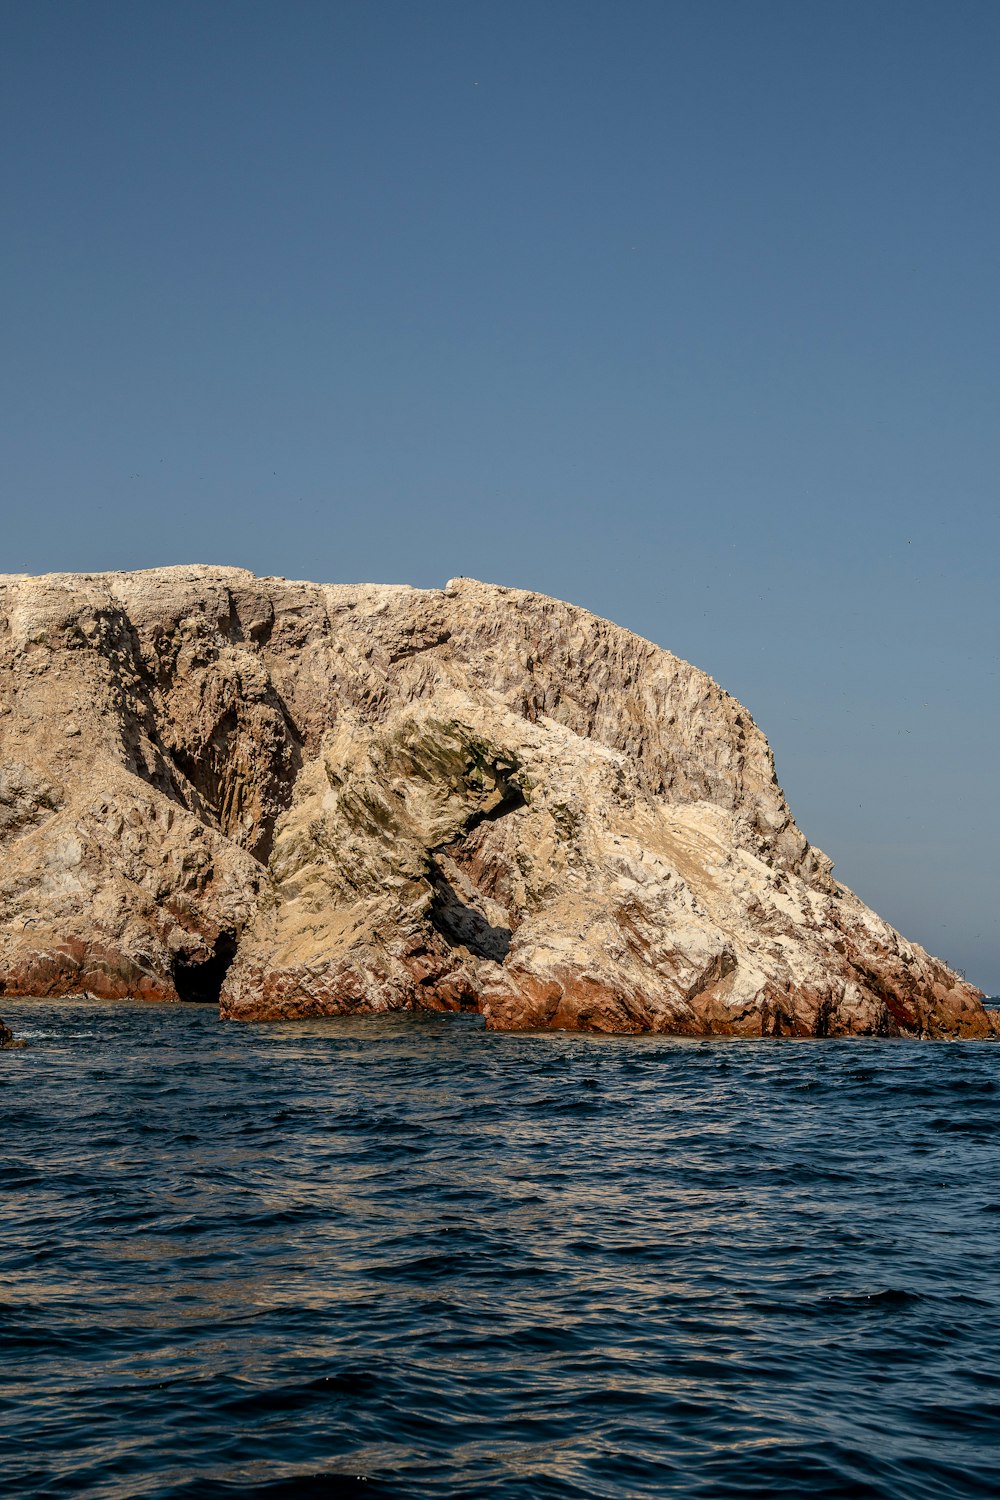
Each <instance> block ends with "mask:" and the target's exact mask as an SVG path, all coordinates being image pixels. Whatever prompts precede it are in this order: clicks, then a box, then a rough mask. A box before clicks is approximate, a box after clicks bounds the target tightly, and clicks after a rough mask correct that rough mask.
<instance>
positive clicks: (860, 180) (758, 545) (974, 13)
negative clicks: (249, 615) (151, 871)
mask: <svg viewBox="0 0 1000 1500" xmlns="http://www.w3.org/2000/svg"><path fill="white" fill-rule="evenodd" d="M0 23H2V35H3V46H2V48H0V130H2V138H3V140H4V142H5V145H6V151H5V153H4V160H3V181H2V191H3V213H4V221H5V227H4V233H3V235H2V237H0V258H2V267H3V278H2V287H3V293H2V295H3V328H4V335H3V340H2V342H0V382H2V403H3V405H2V409H3V412H4V442H3V444H2V448H0V476H2V485H3V490H2V493H3V497H4V518H5V519H4V527H3V534H2V536H3V545H2V549H0V567H2V568H3V569H4V570H5V571H25V572H41V571H48V570H56V569H66V570H92V569H103V568H131V567H148V566H156V565H160V564H164V563H172V562H186V561H206V562H219V563H223V562H225V563H234V564H240V565H244V566H247V567H250V568H253V569H255V570H256V571H258V572H265V573H280V574H285V575H286V576H289V577H303V578H316V579H325V580H338V581H351V580H361V579H372V580H381V581H407V582H412V583H415V584H419V585H425V586H428V585H436V584H440V583H443V582H444V581H445V580H446V579H447V578H449V577H451V576H452V575H454V574H459V573H461V574H469V575H471V576H474V577H479V578H486V579H490V580H493V581H496V582H500V583H507V584H515V585H519V586H523V587H527V588H536V589H541V590H543V591H545V592H547V593H552V594H556V595H559V596H560V597H563V598H567V599H571V600H573V601H574V602H576V603H580V604H584V605H586V606H588V607H589V608H591V609H593V610H596V611H597V612H598V613H600V614H604V615H608V616H610V617H611V618H613V619H616V620H618V621H619V622H621V623H622V624H625V625H628V626H630V627H632V628H633V629H635V630H638V631H640V632H641V633H642V634H644V635H647V636H650V637H651V638H653V639H654V640H657V641H659V642H660V643H661V644H663V645H665V646H668V647H669V648H670V649H671V650H673V651H675V652H677V653H678V654H680V655H682V656H684V657H686V658H687V659H689V660H691V661H693V662H695V663H697V664H698V665H699V666H701V667H704V668H705V669H706V670H707V671H709V672H711V673H712V675H713V676H714V677H715V678H716V679H717V680H718V681H719V682H720V683H721V684H722V685H723V686H724V687H726V688H727V689H728V690H729V691H731V692H733V693H735V694H736V695H737V696H738V697H739V698H741V699H742V700H743V701H744V702H745V703H746V704H747V706H748V707H749V708H750V710H751V712H752V713H753V714H754V716H755V718H756V719H757V721H758V722H759V723H760V724H761V726H762V727H763V729H764V730H765V731H766V733H767V734H768V736H769V737H770V739H771V743H772V745H773V747H774V751H775V755H776V758H777V764H778V772H779V776H780V778H781V780H782V784H783V785H784V787H785V790H786V792H787V794H788V796H789V800H790V802H791V805H792V808H793V811H794V812H795V814H796V816H797V818H798V821H799V822H800V824H801V826H802V827H803V829H804V830H805V832H806V834H807V835H808V837H809V838H811V839H812V840H813V841H814V842H816V843H817V844H819V845H820V846H821V847H822V848H824V849H825V850H826V852H827V853H828V854H829V855H830V856H831V857H832V858H833V859H834V860H835V861H836V865H837V873H838V875H839V876H840V878H841V879H843V880H845V881H847V883H848V884H850V885H852V886H853V887H854V888H855V889H856V890H857V891H858V892H859V894H861V895H862V896H863V897H864V898H865V899H866V900H868V901H870V902H871V903H872V904H873V905H875V907H876V908H877V909H878V910H879V911H880V912H882V914H883V915H885V916H886V917H888V918H889V919H890V920H891V921H893V922H894V923H896V924H897V925H899V926H900V927H901V928H902V929H903V931H905V932H906V933H907V935H908V936H910V937H914V938H916V939H918V940H919V941H921V942H923V943H924V944H925V945H926V946H928V947H929V948H930V949H931V950H932V951H934V952H937V953H940V954H941V955H942V956H944V957H946V958H948V959H949V960H950V961H951V962H953V963H955V964H958V965H960V966H962V967H963V968H965V969H966V970H967V972H968V974H969V977H970V978H972V979H974V980H976V981H977V982H978V983H980V984H981V985H983V986H984V987H986V988H987V989H989V990H991V991H993V992H996V991H1000V942H998V935H997V913H998V910H1000V879H998V874H997V850H998V848H1000V798H998V796H997V790H996V769H995V768H996V764H997V746H998V738H1000V737H998V727H1000V726H998V702H1000V694H998V678H997V636H998V631H997V625H998V619H997V599H996V585H995V573H996V567H997V559H998V551H1000V548H998V542H1000V535H998V533H1000V523H998V519H997V474H998V468H1000V466H998V457H1000V451H998V450H1000V438H998V400H997V397H998V375H997V356H998V348H1000V339H998V335H1000V297H998V295H997V268H998V266H1000V194H998V192H997V167H996V163H997V160H998V148H1000V140H998V134H1000V132H998V125H1000V90H998V89H997V86H996V80H997V77H998V76H1000V7H998V6H996V5H995V4H992V3H983V4H980V3H969V0H949V3H948V4H944V3H935V4H924V3H921V0H900V3H895V0H865V3H851V0H829V3H827V0H810V3H804V0H792V3H784V0H781V3H769V0H759V3H748V0H734V3H714V0H698V3H694V0H690V3H686V4H675V3H671V0H656V3H644V0H631V3H628V4H612V3H610V0H602V3H590V0H570V3H563V0H532V3H520V0H505V3H503V4H499V3H485V0H482V3H479V0H465V3H451V0H424V3H419V0H406V3H395V0H369V3H364V4H361V3H355V0H340V3H325V4H319V3H312V0H308V3H303V0H300V3H291V4H277V3H275V4H261V3H256V0H241V3H238V4H237V3H226V0H213V3H212V4H208V5H206V4H203V3H198V4H191V3H185V0H171V3H169V4H162V3H158V0H145V3H143V4H141V5H137V4H132V3H129V4H117V3H115V4H107V3H102V0H88V3H87V4H86V5H80V4H76V3H51V0H31V3H18V4H11V3H5V4H3V5H2V7H0Z"/></svg>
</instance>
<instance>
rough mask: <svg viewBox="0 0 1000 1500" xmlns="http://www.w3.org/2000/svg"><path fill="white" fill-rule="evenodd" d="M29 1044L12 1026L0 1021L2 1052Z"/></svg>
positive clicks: (0, 1050) (0, 1047) (0, 1049)
mask: <svg viewBox="0 0 1000 1500" xmlns="http://www.w3.org/2000/svg"><path fill="white" fill-rule="evenodd" d="M27 1045H28V1044H27V1042H26V1041H24V1039H23V1038H22V1037H18V1036H15V1035H14V1033H13V1032H12V1031H11V1029H10V1027H9V1026H5V1025H4V1023H3V1022H2V1021H0V1052H12V1051H13V1050H14V1049H15V1048H16V1047H26V1046H27Z"/></svg>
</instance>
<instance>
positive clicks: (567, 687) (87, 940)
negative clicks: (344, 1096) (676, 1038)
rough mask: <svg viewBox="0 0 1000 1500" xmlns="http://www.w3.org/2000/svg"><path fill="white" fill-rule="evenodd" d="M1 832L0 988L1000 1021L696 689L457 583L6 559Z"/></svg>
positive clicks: (681, 673)
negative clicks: (908, 929) (867, 892)
mask: <svg viewBox="0 0 1000 1500" xmlns="http://www.w3.org/2000/svg"><path fill="white" fill-rule="evenodd" d="M0 849H2V855H3V859H2V864H0V993H4V992H6V993H7V994H22V995H24V994H38V995H58V994H71V993H78V992H89V993H91V994H95V995H100V996H104V997H108V998H114V997H127V996H132V997H138V998H148V999H160V1000H177V999H181V1000H185V999H187V1000H214V999H220V1001H221V1006H222V1012H223V1014H224V1015H226V1016H230V1017H233V1018H240V1019H247V1020H254V1019H258V1020H259V1019H276V1018H281V1017H293V1016H312V1015H331V1014H338V1013H344V1012H358V1011H366V1012H380V1011H388V1010H395V1009H400V1008H411V1007H424V1008H428V1009H433V1010H475V1011H481V1012H482V1013H483V1015H484V1016H485V1018H486V1022H487V1025H489V1026H492V1027H498V1028H538V1027H568V1028H575V1029H593V1030H599V1031H621V1032H642V1031H655V1032H679V1033H684V1034H688V1035H693V1036H700V1035H737V1036H758V1037H759V1036H782V1035H800V1036H805V1035H812V1036H832V1035H842V1034H877V1035H909V1036H970V1037H975V1036H989V1035H992V1034H993V1032H994V1030H995V1029H996V1025H995V1020H994V1017H993V1016H992V1015H991V1013H989V1012H987V1011H985V1010H984V1009H983V1007H982V1005H981V1003H980V999H981V996H980V994H979V992H978V991H977V990H975V989H974V988H973V987H972V986H971V985H969V984H966V983H965V982H964V981H963V980H962V979H960V978H959V977H958V976H957V975H956V974H955V973H953V972H952V971H951V970H950V969H948V968H947V967H946V966H945V965H944V964H942V963H940V962H939V961H938V960H936V959H933V958H931V957H929V956H928V955H927V954H926V953H925V952H924V951H923V950H922V949H921V948H919V947H917V946H916V945H915V944H912V943H909V942H907V941H906V940H905V939H904V938H902V937H900V935H899V934H898V933H897V932H895V931H894V930H893V929H892V928H891V927H889V926H888V925H887V924H886V923H885V922H883V921H882V920H881V919H880V918H879V917H877V916H876V915H875V914H874V912H872V911H870V910H869V909H868V908H867V907H866V906H864V905H863V904H862V903H861V902H860V901H859V900H858V899H857V898H856V897H855V896H853V895H852V894H851V893H850V891H848V890H846V889H845V888H844V887H843V886H841V885H839V884H838V883H837V882H836V881H835V880H834V879H833V878H832V875H831V865H830V862H829V860H827V859H826V857H825V856H824V855H822V854H821V853H820V852H819V851H818V850H817V849H815V848H813V847H811V846H810V845H809V843H808V842H807V841H806V839H805V837H804V836H803V834H802V833H801V832H800V831H799V829H798V828H797V827H796V825H795V823H794V821H793V819H792V817H791V814H790V813H789V811H788V808H787V806H786V804H785V800H784V797H783V795H782V792H781V789H780V787H779V786H778V783H777V781H776V779H775V774H774V764H773V760H772V757H771V752H770V750H769V748H768V745H767V742H766V741H765V739H764V737H763V735H762V734H761V732H760V730H759V729H758V728H757V727H756V725H755V724H754V722H753V720H752V718H751V717H750V715H749V714H748V713H747V711H746V710H745V709H744V708H742V707H741V706H740V705H739V704H738V703H737V702H735V700H734V699H732V698H730V697H729V696H728V695H727V694H726V693H724V692H722V690H721V689H720V688H719V687H717V686H716V684H715V683H714V682H713V681H712V680H711V678H709V677H707V676H706V675H705V674H704V673H703V672H699V671H698V670H696V669H695V668H694V667H691V666H689V665H688V664H687V663H685V662H682V661H679V660H678V659H677V658H676V657H674V656H671V655H670V654H669V653H668V652H666V651H663V650H660V649H659V648H658V647H656V646H653V645H651V644H650V643H649V642H648V641H644V640H641V639H639V638H638V637H636V636H634V635H631V634H630V633H629V632H628V631H626V630H622V629H619V628H618V627H617V626H615V625H611V624H609V623H608V622H607V621H605V620H600V619H597V618H595V617H594V616H593V615H590V614H588V613H587V612H586V611H584V610H581V609H576V608H574V607H572V606H570V605H568V604H562V603H559V602H557V601H555V600H552V599H547V598H544V597H542V596H540V595H537V594H529V593H522V592H519V591H517V590H513V589H503V588H496V587H492V586H489V585H486V584H481V583H475V582H472V581H471V580H468V579H458V580H455V581H454V582H452V583H450V584H448V585H447V586H446V587H445V588H444V589H441V590H417V589H411V588H406V587H374V586H367V585H360V586H357V587H341V586H325V585H319V584H310V583H290V582H287V581H286V580H284V579H278V578H256V577H255V576H254V575H253V574H251V573H247V572H244V571H243V570H241V569H235V568H207V567H190V568H164V569H157V570H154V571H151V572H144V573H114V574H102V575H91V576H84V575H51V576H48V577H44V578H26V577H7V578H4V579H0Z"/></svg>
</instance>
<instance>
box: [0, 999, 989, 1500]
mask: <svg viewBox="0 0 1000 1500" xmlns="http://www.w3.org/2000/svg"><path fill="white" fill-rule="evenodd" d="M0 1010H2V1013H3V1016H4V1019H5V1020H6V1021H7V1023H8V1025H10V1026H11V1027H12V1028H13V1030H14V1031H15V1033H17V1034H18V1035H20V1036H23V1037H25V1038H27V1039H28V1041H29V1043H30V1046H29V1047H28V1048H26V1049H25V1050H22V1051H10V1052H4V1053H0V1213H2V1221H0V1478H2V1485H0V1487H2V1489H3V1493H4V1494H5V1495H10V1496H13V1497H33V1496H45V1497H49V1496H51V1497H57V1496H69V1495H72V1496H78V1495H80V1496H90V1497H94V1500H99V1497H100V1500H125V1497H142V1500H181V1497H185V1500H187V1497H206V1500H212V1497H220V1500H221V1497H237V1496H239V1497H244V1496H249V1497H259V1500H263V1497H268V1500H278V1497H305V1496H313V1495H316V1496H324V1495H330V1496H348V1497H365V1500H375V1497H403V1496H406V1497H419V1500H434V1497H449V1500H454V1497H476V1500H478V1497H504V1500H550V1497H551V1500H602V1497H603V1500H626V1497H640V1496H641V1497H647V1496H649V1497H661V1496H682V1497H685V1500H687V1497H694V1500H697V1497H711V1500H723V1497H733V1500H736V1497H740V1500H747V1497H761V1500H763V1497H768V1500H770V1497H774V1496H793V1497H823V1496H830V1497H833V1496H837V1497H879V1500H882V1497H886V1500H888V1497H892V1500H943V1497H946V1496H949V1497H950V1496H956V1497H957V1496H990V1497H996V1496H997V1495H998V1494H1000V1425H998V1423H1000V1092H998V1073H1000V1046H998V1045H995V1044H990V1043H977V1042H963V1043H944V1042H938V1043H932V1042H907V1041H887V1040H873V1039H871V1040H826V1041H804V1040H790V1039H787V1040H773V1041H740V1040H732V1039H726V1040H719V1041H703V1040H695V1041H691V1040H679V1039H672V1038H662V1037H599V1036H580V1035H571V1034H565V1033H551V1034H544V1035H534V1034H532V1035H523V1034H522V1035H503V1034H495V1033H491V1032H487V1031H486V1030H485V1029H484V1028H483V1025H482V1022H481V1020H480V1019H479V1018H478V1017H475V1016H465V1015H462V1016H440V1015H430V1014H409V1013H408V1014H397V1015H391V1016H385V1017H372V1018H363V1019H361V1018H331V1019H328V1020H322V1021H303V1022H293V1023H285V1024H281V1025H246V1024H238V1023H232V1022H228V1023H227V1022H223V1021H220V1019H219V1017H218V1015H217V1012H216V1011H215V1009H214V1008H213V1007H210V1006H205V1005H174V1006H168V1005H149V1004H146V1005H141V1004H129V1003H126V1004H115V1005H111V1004H104V1003H100V1002H95V1001H84V1000H80V1001H61V1002H52V1001H29V1000H23V1001H21V1000H6V999H5V1000H4V1001H3V1004H2V1007H0Z"/></svg>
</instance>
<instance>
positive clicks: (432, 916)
mask: <svg viewBox="0 0 1000 1500" xmlns="http://www.w3.org/2000/svg"><path fill="white" fill-rule="evenodd" d="M428 874H429V878H430V882H431V885H432V887H433V889H434V897H433V900H432V901H431V905H430V910H429V911H428V919H429V921H430V924H431V926H432V927H433V928H434V930H435V932H437V933H439V934H440V935H441V937H443V938H444V940H445V942H446V943H448V944H449V946H450V947H452V948H467V949H468V951H469V952H470V953H471V954H473V955H474V956H475V957H476V958H486V959H490V960H491V961H492V962H493V963H498V964H502V963H503V961H504V959H505V958H506V957H507V953H508V951H509V949H510V940H511V936H512V934H511V929H510V927H508V926H504V925H502V923H500V922H498V921H495V920H494V921H491V920H490V917H489V916H488V915H487V913H486V912H485V911H481V910H479V905H480V904H481V902H482V898H481V897H479V893H478V892H476V891H475V888H474V887H473V886H472V885H471V882H470V881H468V880H467V879H466V878H465V877H464V876H463V875H462V873H461V871H460V870H459V869H458V867H457V866H456V865H455V864H454V862H453V861H452V860H451V859H449V858H448V856H447V855H443V854H441V853H436V854H434V855H433V856H432V858H431V864H430V869H429V872H428ZM490 904H491V906H492V905H493V904H494V903H490Z"/></svg>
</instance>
